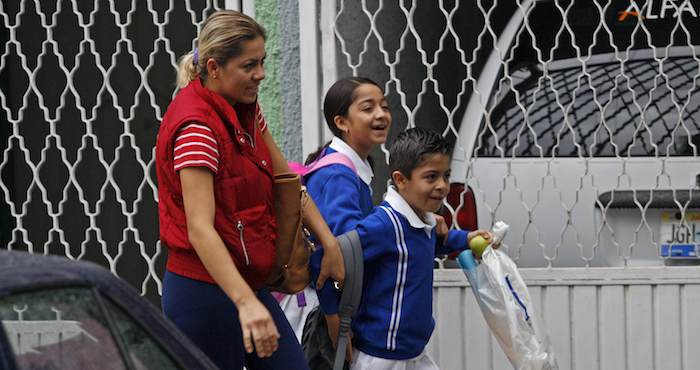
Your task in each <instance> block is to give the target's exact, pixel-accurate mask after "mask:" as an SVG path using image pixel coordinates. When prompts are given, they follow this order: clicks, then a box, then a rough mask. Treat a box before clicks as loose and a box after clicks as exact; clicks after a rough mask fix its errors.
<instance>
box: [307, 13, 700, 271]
mask: <svg viewBox="0 0 700 370" xmlns="http://www.w3.org/2000/svg"><path fill="white" fill-rule="evenodd" d="M698 6H700V4H698V3H697V2H694V1H660V0H659V1H657V0H648V1H636V0H629V1H628V0H626V1H612V0H596V1H578V0H552V1H531V0H520V1H498V0H477V1H460V0H440V1H382V0H363V1H348V0H337V1H330V2H325V1H323V2H319V3H318V7H319V8H318V9H316V8H315V7H312V6H307V7H302V11H307V12H316V14H318V16H319V19H320V20H319V25H318V29H320V31H321V38H322V42H321V43H320V45H321V46H320V48H319V49H318V51H317V52H318V53H320V54H321V55H322V57H321V58H320V60H321V66H320V67H319V70H321V71H322V85H323V89H321V90H322V91H320V92H319V94H318V96H316V97H314V99H315V98H320V97H321V96H322V93H323V92H325V89H327V88H328V87H329V86H330V84H331V83H332V82H333V81H335V80H336V79H337V78H339V77H344V76H349V75H363V76H369V77H371V78H373V79H375V80H376V81H378V82H380V83H381V84H383V86H384V88H385V92H386V94H387V96H388V100H389V103H390V105H391V108H392V111H393V113H394V124H393V127H392V129H391V133H390V137H389V140H388V142H387V144H386V145H385V146H383V147H382V148H381V150H376V151H375V152H373V153H372V156H373V157H374V158H375V162H376V163H378V168H376V169H375V173H376V174H377V175H378V178H379V179H380V180H379V181H375V189H374V190H375V195H376V196H377V198H379V197H381V195H382V194H383V193H384V191H385V189H386V181H383V180H386V179H388V177H389V176H388V170H387V166H386V163H387V162H388V151H387V147H388V146H390V145H391V142H392V139H393V138H394V137H396V135H397V134H398V133H399V132H401V131H402V130H405V129H406V128H408V127H413V126H421V127H429V128H431V129H433V130H437V131H438V132H441V133H442V134H443V135H444V136H445V137H446V138H448V139H449V140H450V141H451V142H453V143H454V144H455V151H454V155H453V161H452V171H453V178H452V181H454V182H458V183H464V184H466V185H468V187H470V188H471V189H472V191H473V192H474V195H475V198H476V214H477V215H478V222H479V227H480V228H484V229H488V228H490V227H491V225H492V224H493V222H495V221H498V220H504V221H505V222H506V223H508V224H510V225H511V230H510V232H509V234H508V236H507V238H506V240H505V247H504V249H505V250H507V251H508V253H509V254H510V255H511V256H512V257H513V258H514V259H516V260H517V262H518V263H519V265H520V266H525V267H552V266H560V267H576V266H629V265H664V264H666V265H670V264H685V263H692V264H694V263H695V262H696V261H697V258H696V256H697V254H698V245H697V244H696V242H695V241H696V240H695V238H696V237H697V235H696V234H694V230H695V229H694V228H695V220H697V219H698V218H697V216H698V214H697V208H700V202H698V199H697V196H696V193H697V188H696V176H697V175H698V174H700V162H698V160H697V150H698V147H697V144H698V143H699V141H698V139H699V138H700V135H699V132H698V131H699V128H698V109H699V108H700V107H699V105H700V100H699V98H698V87H697V80H698V76H699V72H700V59H699V58H698V56H697V55H698V49H697V46H696V45H700V40H698V37H700V36H699V35H700V32H699V31H700V29H699V26H700V19H699V18H698ZM302 17H303V15H302ZM302 37H303V34H302ZM302 47H303V45H302ZM314 47H315V46H314ZM306 104H307V106H309V104H311V105H312V106H313V104H314V103H308V102H307V103H306ZM313 107H316V106H313ZM309 116H310V115H309ZM309 116H307V117H309ZM313 118H315V117H313ZM327 137H328V132H326V137H325V138H327ZM322 141H323V140H319V142H322ZM310 147H311V145H305V150H307V151H308V150H309V149H310ZM377 159H378V160H377ZM460 199H464V197H460ZM375 200H378V199H375ZM445 208H446V210H447V211H449V212H451V213H453V214H454V213H455V212H460V211H465V203H464V201H463V200H462V201H461V203H460V204H451V205H447V204H446V207H445ZM690 234H693V235H690ZM672 237H673V238H672ZM669 240H672V241H671V242H669ZM664 245H666V247H664ZM664 248H666V249H665V252H664ZM684 248H685V249H684ZM679 257H687V258H685V259H680V258H679Z"/></svg>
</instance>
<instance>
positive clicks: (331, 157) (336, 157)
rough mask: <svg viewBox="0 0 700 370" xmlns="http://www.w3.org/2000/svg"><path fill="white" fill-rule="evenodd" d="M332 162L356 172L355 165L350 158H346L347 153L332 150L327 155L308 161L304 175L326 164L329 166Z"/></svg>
mask: <svg viewBox="0 0 700 370" xmlns="http://www.w3.org/2000/svg"><path fill="white" fill-rule="evenodd" d="M332 164H342V165H343V166H345V167H348V168H350V169H351V170H352V172H354V173H357V169H356V168H355V165H354V164H353V163H352V160H351V159H350V158H348V156H347V155H345V154H343V153H340V152H334V153H331V154H328V155H324V156H323V157H321V158H320V159H318V160H316V161H314V162H312V163H310V164H309V165H308V167H307V169H306V173H304V175H308V174H310V173H312V172H314V171H316V170H319V169H321V168H323V167H326V166H330V165H332Z"/></svg>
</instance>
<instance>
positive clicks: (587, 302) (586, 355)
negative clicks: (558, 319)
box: [571, 286, 600, 370]
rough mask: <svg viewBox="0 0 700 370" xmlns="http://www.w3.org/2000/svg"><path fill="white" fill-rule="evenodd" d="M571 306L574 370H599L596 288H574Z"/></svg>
mask: <svg viewBox="0 0 700 370" xmlns="http://www.w3.org/2000/svg"><path fill="white" fill-rule="evenodd" d="M572 289H573V297H572V304H571V311H572V312H571V319H572V326H573V328H572V331H571V334H572V342H573V343H572V347H573V348H574V349H575V350H574V351H573V354H572V356H573V362H574V365H575V368H576V369H590V370H594V369H599V368H600V367H599V365H600V363H599V360H598V326H597V325H591V323H596V322H598V312H597V310H595V309H591V308H592V307H595V304H596V302H597V301H598V297H597V294H596V289H597V288H596V287H593V286H574V287H573V288H572Z"/></svg>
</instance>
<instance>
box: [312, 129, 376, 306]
mask: <svg viewBox="0 0 700 370" xmlns="http://www.w3.org/2000/svg"><path fill="white" fill-rule="evenodd" d="M334 148H338V149H339V150H336V149H334ZM336 151H339V152H341V153H343V154H345V155H347V156H348V157H350V159H351V160H353V163H354V164H355V167H356V168H359V166H360V165H362V163H361V160H360V158H359V156H357V154H355V153H354V152H352V149H351V148H350V147H349V146H348V145H347V144H345V143H344V142H342V140H340V139H337V138H334V139H333V141H331V145H330V146H329V147H328V148H327V149H326V151H325V152H324V155H328V154H330V153H335V152H336ZM353 154H354V157H356V158H353ZM370 172H371V171H370ZM306 189H307V191H308V192H309V195H311V198H312V199H313V200H314V202H315V203H316V206H317V207H318V209H319V211H320V212H321V215H322V216H323V218H324V219H325V220H326V223H328V227H329V228H330V229H331V232H333V235H336V236H337V235H341V234H343V233H345V232H347V231H349V230H352V229H354V228H355V226H356V225H357V223H358V222H359V221H360V220H362V219H364V218H365V217H367V215H368V214H369V213H370V212H371V211H372V191H371V189H370V187H369V185H368V184H367V183H366V182H365V181H363V180H362V179H361V178H360V177H359V176H358V174H356V173H355V172H354V171H353V170H352V169H350V168H348V167H347V166H345V165H342V164H332V165H329V166H326V167H323V168H321V169H318V170H317V171H315V172H313V173H311V174H310V175H309V176H308V177H307V178H306ZM322 257H323V249H322V248H319V249H318V250H316V252H315V253H314V254H313V255H311V260H310V266H311V274H312V277H313V280H312V284H313V283H315V281H316V279H318V274H319V272H320V271H321V259H322ZM329 282H330V281H329ZM318 298H319V302H320V304H321V308H322V309H323V312H324V313H326V314H335V313H337V312H338V302H340V294H339V293H338V291H336V290H335V289H334V288H333V287H332V285H331V284H329V283H327V284H326V285H325V286H324V287H323V289H321V290H319V291H318Z"/></svg>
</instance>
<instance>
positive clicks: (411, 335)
mask: <svg viewBox="0 0 700 370" xmlns="http://www.w3.org/2000/svg"><path fill="white" fill-rule="evenodd" d="M434 226H435V218H434V217H433V215H432V214H429V215H427V216H426V222H423V221H422V220H421V219H420V218H419V217H418V216H417V215H416V213H415V212H414V211H413V210H412V209H411V207H410V206H409V205H408V203H406V201H405V200H404V199H403V198H402V197H401V196H400V195H399V193H398V192H397V191H396V190H395V189H394V188H389V192H388V193H387V196H386V198H385V201H384V202H382V203H381V204H380V205H379V206H378V207H376V208H375V209H374V210H373V211H372V213H371V214H370V215H369V216H368V217H367V218H365V219H364V220H363V221H361V222H360V223H359V224H358V225H357V231H358V233H359V236H360V241H361V242H362V249H363V256H364V268H365V269H364V282H363V284H364V286H363V290H362V303H361V304H360V307H359V309H358V311H357V314H356V315H355V317H354V318H353V320H352V332H353V345H354V346H355V347H356V348H357V349H359V350H360V351H362V352H364V353H367V354H369V355H372V356H375V357H380V358H385V359H392V360H407V359H411V358H414V357H416V356H418V355H420V354H421V353H422V352H423V351H424V349H425V346H426V345H427V344H428V340H429V339H430V336H431V335H432V332H433V328H434V327H435V321H434V319H433V310H432V307H433V259H434V258H435V256H436V255H440V254H448V253H451V252H454V251H460V250H464V249H466V248H467V232H466V231H461V230H453V231H450V233H449V234H448V238H447V240H446V241H445V242H444V243H443V241H442V240H438V239H442V238H438V237H437V236H436V234H435V230H434Z"/></svg>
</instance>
